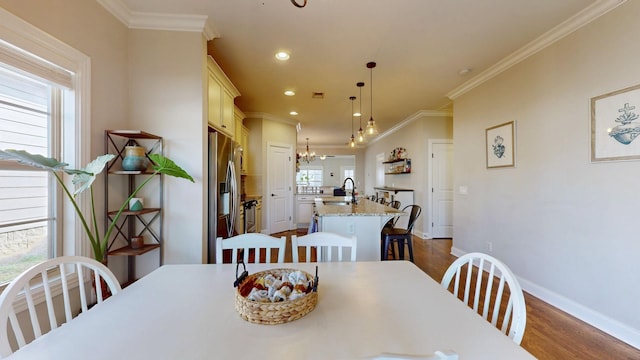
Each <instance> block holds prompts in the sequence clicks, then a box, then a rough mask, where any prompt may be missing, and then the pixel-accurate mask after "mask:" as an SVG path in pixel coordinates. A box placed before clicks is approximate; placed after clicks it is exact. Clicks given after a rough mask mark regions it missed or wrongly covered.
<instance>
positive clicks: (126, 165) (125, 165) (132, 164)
mask: <svg viewBox="0 0 640 360" xmlns="http://www.w3.org/2000/svg"><path fill="white" fill-rule="evenodd" d="M148 164H149V162H148V161H147V157H146V149H145V148H144V147H142V146H125V148H124V158H123V159H122V170H125V171H143V170H146V169H147V165H148Z"/></svg>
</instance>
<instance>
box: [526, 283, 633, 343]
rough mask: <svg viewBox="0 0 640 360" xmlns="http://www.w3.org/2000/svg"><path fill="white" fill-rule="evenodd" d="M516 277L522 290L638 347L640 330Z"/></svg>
mask: <svg viewBox="0 0 640 360" xmlns="http://www.w3.org/2000/svg"><path fill="white" fill-rule="evenodd" d="M516 277H517V278H518V281H519V282H520V286H522V290H524V291H526V292H528V293H529V294H531V295H533V296H535V297H537V298H538V299H540V300H542V301H544V302H546V303H548V304H550V305H552V306H554V307H556V308H558V309H560V310H562V311H564V312H566V313H568V314H570V315H572V316H575V317H576V318H578V319H580V320H582V321H584V322H586V323H587V324H589V325H591V326H593V327H595V328H597V329H599V330H602V331H604V332H606V333H607V334H609V335H611V336H613V337H615V338H616V339H619V340H620V341H624V342H625V343H627V344H629V345H631V346H633V347H635V348H637V349H640V330H638V329H634V328H632V327H630V326H627V325H625V324H623V323H621V322H619V321H617V320H615V319H612V318H610V317H608V316H605V315H603V314H601V313H599V312H597V311H594V310H593V309H590V308H588V307H586V306H584V305H582V304H579V303H577V302H575V301H573V300H571V299H568V298H566V297H564V296H562V295H560V294H557V293H555V292H553V291H550V290H548V289H546V288H544V287H542V286H539V285H538V284H535V283H533V282H531V281H528V280H526V279H523V278H521V277H519V276H516Z"/></svg>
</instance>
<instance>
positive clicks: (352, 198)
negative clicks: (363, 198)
mask: <svg viewBox="0 0 640 360" xmlns="http://www.w3.org/2000/svg"><path fill="white" fill-rule="evenodd" d="M347 180H351V185H352V186H351V203H352V204H357V202H356V183H355V182H354V181H353V179H352V178H350V177H348V178H346V179H344V182H343V183H342V189H343V190H345V191H346V189H347V188H346V185H347Z"/></svg>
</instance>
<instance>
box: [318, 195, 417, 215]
mask: <svg viewBox="0 0 640 360" xmlns="http://www.w3.org/2000/svg"><path fill="white" fill-rule="evenodd" d="M325 202H344V203H349V204H348V205H343V204H340V205H338V204H325ZM350 202H351V196H330V197H322V198H317V199H316V201H315V205H316V212H317V213H318V216H384V215H394V214H399V215H403V214H404V215H406V213H405V212H402V211H400V210H396V209H394V208H392V207H390V206H386V205H382V204H379V203H377V202H374V201H371V200H367V199H365V198H359V199H358V203H357V204H350Z"/></svg>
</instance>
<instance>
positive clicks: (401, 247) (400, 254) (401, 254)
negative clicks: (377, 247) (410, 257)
mask: <svg viewBox="0 0 640 360" xmlns="http://www.w3.org/2000/svg"><path fill="white" fill-rule="evenodd" d="M394 241H395V242H396V243H397V244H398V258H399V259H400V260H404V239H396V240H394Z"/></svg>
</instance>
